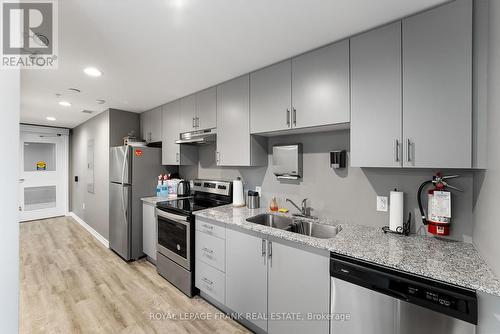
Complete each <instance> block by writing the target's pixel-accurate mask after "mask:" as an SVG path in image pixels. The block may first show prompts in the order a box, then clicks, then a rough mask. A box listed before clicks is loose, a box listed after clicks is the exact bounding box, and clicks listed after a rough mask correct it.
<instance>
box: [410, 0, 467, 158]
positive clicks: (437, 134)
mask: <svg viewBox="0 0 500 334" xmlns="http://www.w3.org/2000/svg"><path fill="white" fill-rule="evenodd" d="M402 31H403V36H402V41H403V140H404V145H403V148H404V155H403V157H404V163H403V166H404V167H424V168H435V167H438V168H442V167H447V168H470V167H471V166H472V152H471V150H472V1H469V0H457V1H453V2H451V3H449V4H446V5H443V6H440V7H437V8H435V9H431V10H429V11H426V12H423V13H421V14H417V15H414V16H411V17H409V18H406V19H404V20H403V29H402Z"/></svg>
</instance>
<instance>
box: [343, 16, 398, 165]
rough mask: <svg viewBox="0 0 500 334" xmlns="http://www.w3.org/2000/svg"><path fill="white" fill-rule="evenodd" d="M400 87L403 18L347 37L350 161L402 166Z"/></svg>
mask: <svg viewBox="0 0 500 334" xmlns="http://www.w3.org/2000/svg"><path fill="white" fill-rule="evenodd" d="M401 87H402V85H401V21H398V22H395V23H392V24H390V25H386V26H383V27H381V28H378V29H375V30H371V31H369V32H367V33H363V34H361V35H358V36H356V37H353V38H351V166H354V167H401V166H402V164H403V162H402V161H403V159H402V150H401V147H402V138H401V137H402V134H401V132H402V129H401V124H402V117H403V114H402V103H401Z"/></svg>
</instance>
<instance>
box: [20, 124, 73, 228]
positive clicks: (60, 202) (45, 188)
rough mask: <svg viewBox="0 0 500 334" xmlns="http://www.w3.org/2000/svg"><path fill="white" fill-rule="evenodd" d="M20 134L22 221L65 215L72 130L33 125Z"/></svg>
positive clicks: (26, 126)
mask: <svg viewBox="0 0 500 334" xmlns="http://www.w3.org/2000/svg"><path fill="white" fill-rule="evenodd" d="M20 130H21V131H20V146H19V148H20V154H19V157H20V164H19V167H20V172H19V187H20V189H19V220H20V221H21V222H23V221H29V220H36V219H44V218H50V217H56V216H63V215H66V213H67V212H68V147H69V143H68V141H69V130H68V129H60V128H48V127H39V126H30V125H21V129H20Z"/></svg>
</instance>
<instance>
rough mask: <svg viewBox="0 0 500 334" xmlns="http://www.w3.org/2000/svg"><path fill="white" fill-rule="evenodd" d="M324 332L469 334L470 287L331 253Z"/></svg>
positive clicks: (472, 323)
mask: <svg viewBox="0 0 500 334" xmlns="http://www.w3.org/2000/svg"><path fill="white" fill-rule="evenodd" d="M330 276H331V284H332V287H331V294H332V295H331V312H332V314H331V317H332V319H331V331H330V334H366V333H370V334H417V333H424V334H473V333H475V330H476V325H477V297H476V292H475V291H473V290H469V289H465V288H461V287H457V286H454V285H450V284H446V283H443V282H437V281H435V280H431V279H428V278H424V277H421V276H417V275H411V274H408V273H404V272H400V271H397V270H393V269H390V268H387V267H383V266H378V265H374V264H371V263H367V262H364V261H360V260H355V259H353V258H350V257H346V256H341V255H337V254H332V255H331V260H330Z"/></svg>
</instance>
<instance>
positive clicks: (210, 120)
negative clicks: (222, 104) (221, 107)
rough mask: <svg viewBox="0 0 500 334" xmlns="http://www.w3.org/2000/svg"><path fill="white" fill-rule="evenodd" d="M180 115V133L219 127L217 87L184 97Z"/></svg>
mask: <svg viewBox="0 0 500 334" xmlns="http://www.w3.org/2000/svg"><path fill="white" fill-rule="evenodd" d="M180 117H181V126H180V133H184V132H192V131H196V130H205V129H211V128H215V127H217V88H216V87H211V88H208V89H205V90H202V91H200V92H197V93H195V94H191V95H189V96H186V97H183V98H182V99H181V115H180Z"/></svg>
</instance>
